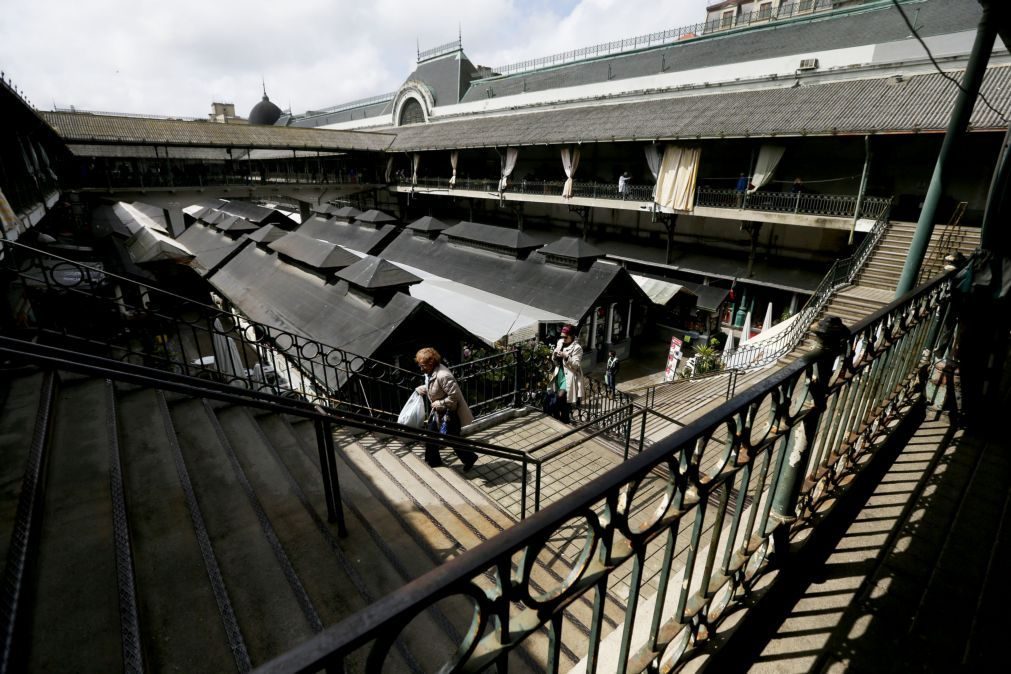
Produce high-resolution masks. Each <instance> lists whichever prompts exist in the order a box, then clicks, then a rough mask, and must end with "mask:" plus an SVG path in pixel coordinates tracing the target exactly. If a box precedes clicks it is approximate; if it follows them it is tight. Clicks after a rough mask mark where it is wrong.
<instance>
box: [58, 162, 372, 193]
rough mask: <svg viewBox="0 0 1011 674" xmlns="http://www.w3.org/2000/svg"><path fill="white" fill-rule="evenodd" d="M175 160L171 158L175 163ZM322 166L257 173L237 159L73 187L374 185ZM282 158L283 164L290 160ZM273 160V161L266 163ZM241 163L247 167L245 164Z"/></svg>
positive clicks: (102, 173) (111, 175) (113, 174)
mask: <svg viewBox="0 0 1011 674" xmlns="http://www.w3.org/2000/svg"><path fill="white" fill-rule="evenodd" d="M177 159H178V158H176V157H172V158H171V160H173V161H176V160H177ZM321 159H322V160H323V162H321V167H320V168H318V169H317V170H312V169H311V168H307V169H305V170H302V169H299V170H289V171H266V170H264V171H260V170H259V168H257V167H256V166H254V165H253V162H259V161H260V160H252V161H250V160H247V159H236V160H235V162H234V163H235V164H238V165H239V166H241V167H242V170H226V169H225V168H224V166H223V165H221V166H216V165H213V164H206V165H204V166H202V167H200V166H196V165H191V166H183V167H182V170H181V172H173V171H170V170H168V169H166V170H165V171H153V170H152V171H131V172H129V173H128V172H125V171H120V170H118V169H110V170H96V171H92V172H91V173H88V174H87V175H84V176H79V177H77V178H75V183H74V184H75V185H76V186H77V187H81V188H97V189H107V190H112V189H122V188H124V187H131V188H140V189H155V188H174V189H179V190H186V189H199V188H203V187H210V186H225V187H231V186H235V187H258V186H261V185H330V184H332V185H367V184H374V183H375V182H376V181H375V178H376V176H375V175H371V176H370V175H354V176H352V175H350V174H349V173H347V172H345V171H342V170H340V169H339V168H335V167H333V166H332V165H327V164H328V162H326V161H325V160H326V159H327V158H326V157H322V158H321ZM290 160H291V159H290V158H288V159H284V160H283V161H290ZM143 161H148V162H158V161H161V162H167V161H169V159H167V158H166V157H160V158H155V157H148V158H146V159H144V160H143ZM266 161H275V160H266ZM295 161H299V162H314V161H315V158H314V157H297V158H296V159H295ZM244 163H245V164H246V165H244Z"/></svg>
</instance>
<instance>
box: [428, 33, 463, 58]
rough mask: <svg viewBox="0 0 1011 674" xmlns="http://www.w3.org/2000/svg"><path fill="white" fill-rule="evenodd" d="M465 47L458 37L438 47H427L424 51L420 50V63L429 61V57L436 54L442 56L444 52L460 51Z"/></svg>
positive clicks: (433, 56)
mask: <svg viewBox="0 0 1011 674" xmlns="http://www.w3.org/2000/svg"><path fill="white" fill-rule="evenodd" d="M461 49H463V42H462V41H461V40H460V39H459V38H457V39H456V40H453V41H452V42H447V43H445V44H440V45H439V46H437V47H432V48H431V49H426V50H424V51H421V50H419V51H418V63H421V62H422V61H427V60H428V59H433V58H435V57H436V56H442V55H444V54H452V53H453V52H456V51H460V50H461Z"/></svg>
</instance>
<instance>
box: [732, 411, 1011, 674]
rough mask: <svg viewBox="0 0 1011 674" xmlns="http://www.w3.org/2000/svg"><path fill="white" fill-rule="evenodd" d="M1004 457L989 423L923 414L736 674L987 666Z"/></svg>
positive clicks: (1010, 529) (1003, 551) (995, 617)
mask: <svg viewBox="0 0 1011 674" xmlns="http://www.w3.org/2000/svg"><path fill="white" fill-rule="evenodd" d="M1003 402H1004V404H1003V407H1001V406H997V407H996V409H1001V408H1003V409H1008V407H1009V405H1011V395H1008V393H1007V392H1006V393H1005V395H1004V399H1003ZM1009 450H1011V442H1009V440H1008V438H1007V436H1006V434H1003V433H1001V431H1000V429H999V428H998V424H997V423H994V424H993V426H992V427H991V428H989V429H984V430H979V431H973V432H963V431H961V430H959V429H956V428H954V427H952V425H951V421H950V420H949V418H948V417H947V415H942V416H940V417H939V418H936V419H934V418H933V414H932V413H929V412H928V420H927V421H925V422H924V423H923V424H922V425H921V426H920V428H919V429H918V430H917V432H916V433H915V435H914V436H913V437H912V439H911V440H910V441H909V443H908V444H907V445H906V446H905V447H904V448H903V449H902V451H901V452H900V453H899V455H898V457H897V458H896V460H895V461H894V463H893V464H892V465H891V466H890V467H889V469H888V471H887V473H886V475H885V477H884V478H883V480H882V481H881V483H880V484H879V485H878V486H877V487H876V488H875V489H874V492H873V494H871V496H870V497H869V499H868V501H867V503H866V504H865V505H864V506H863V508H862V509H861V510H860V512H859V514H858V516H857V517H856V519H855V520H854V521H853V522H852V524H850V525H849V527H848V528H847V529H846V531H845V533H844V534H843V535H842V537H841V538H840V539H839V541H838V543H837V544H836V545H835V547H834V550H832V552H831V554H829V556H828V557H827V558H826V559H825V560H824V562H823V563H822V564H820V565H818V566H816V567H815V568H812V569H811V573H810V577H811V578H812V580H811V582H810V584H808V586H807V587H806V589H805V590H804V591H803V593H802V594H801V596H799V597H798V598H797V599H796V600H795V601H793V602H792V606H791V607H790V610H789V612H788V614H787V615H786V617H785V618H781V619H780V620H779V621H778V623H777V624H776V626H775V628H774V631H773V634H772V636H771V638H770V639H769V640H768V641H767V643H765V644H764V647H763V648H761V653H760V655H758V656H757V658H756V659H755V660H754V662H753V663H752V664H751V666H750V669H749V670H748V671H751V672H761V673H770V672H776V673H792V672H836V671H855V672H871V671H873V672H906V671H993V668H994V666H995V665H994V664H993V663H996V662H999V660H1000V659H1001V658H1002V655H1003V639H1002V638H1003V637H1004V636H1005V635H1006V634H1007V628H1008V626H1009V623H1011V620H1009V618H1008V614H1007V600H1008V599H1009V598H1011V579H1009V578H1008V575H1007V569H1008V568H1011V522H1009V519H1011V518H1009V502H1011V452H1009Z"/></svg>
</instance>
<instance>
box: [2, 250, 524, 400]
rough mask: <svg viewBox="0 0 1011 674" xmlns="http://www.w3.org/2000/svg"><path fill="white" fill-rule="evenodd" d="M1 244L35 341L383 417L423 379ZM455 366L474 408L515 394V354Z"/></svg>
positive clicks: (96, 268)
mask: <svg viewBox="0 0 1011 674" xmlns="http://www.w3.org/2000/svg"><path fill="white" fill-rule="evenodd" d="M2 245H3V246H4V247H8V246H9V248H7V252H8V254H7V255H5V256H4V259H3V261H2V263H0V270H4V271H6V272H8V273H9V274H10V275H11V280H12V282H13V283H14V284H16V285H17V286H19V287H20V288H21V289H22V290H23V292H24V295H25V298H26V299H27V300H28V301H29V302H30V309H25V310H23V311H22V313H21V316H20V321H21V327H22V331H23V332H24V333H26V334H31V335H33V336H34V337H35V338H37V339H38V340H39V341H43V342H47V343H51V344H54V345H58V346H66V347H68V348H73V349H74V350H76V351H81V352H85V353H93V354H96V355H103V356H107V357H109V358H112V359H115V360H120V361H128V362H132V363H135V364H143V365H147V366H150V367H154V368H157V369H160V370H164V371H170V372H175V373H178V374H183V375H188V376H194V377H200V378H204V379H213V380H215V381H220V382H223V383H226V384H229V385H232V386H237V387H241V388H245V389H249V390H253V391H262V392H267V393H271V394H273V395H278V396H285V397H294V398H299V399H303V400H307V401H310V402H313V403H319V404H326V405H331V406H338V407H340V406H344V407H346V408H347V409H353V410H356V411H360V412H364V413H368V414H370V415H372V416H382V417H385V418H387V419H396V417H397V415H398V413H399V411H400V409H401V408H402V407H403V405H404V403H406V402H407V399H408V398H409V397H410V395H411V393H412V392H413V391H414V389H415V388H416V387H417V386H419V385H420V384H422V383H423V379H422V376H421V374H420V373H419V372H417V371H414V370H406V369H403V368H400V367H397V366H395V365H391V364H389V363H384V362H382V361H378V360H375V359H373V358H367V357H364V356H359V355H357V354H354V353H351V352H349V351H346V350H344V349H340V348H338V347H335V346H331V345H327V344H323V343H322V342H319V341H316V340H314V339H310V338H308V337H306V336H304V335H301V334H298V333H296V332H293V331H290V330H284V329H281V328H277V327H274V326H270V325H266V324H263V323H258V322H256V321H251V320H249V319H247V318H245V317H244V316H242V315H241V314H239V313H238V312H237V311H226V310H224V309H221V308H219V307H216V306H211V305H209V304H206V303H203V302H201V301H198V300H197V299H194V298H190V297H183V296H181V295H177V294H174V293H170V292H166V291H164V290H161V289H159V288H156V287H154V286H150V285H147V284H144V283H141V282H138V281H135V280H133V279H129V278H126V277H123V276H119V275H117V274H114V273H112V272H110V271H108V270H106V269H104V268H103V267H102V266H101V265H100V264H98V263H93V264H85V263H83V262H79V261H74V260H70V259H67V258H64V257H60V256H58V255H54V254H52V253H48V252H45V251H41V250H37V249H34V248H31V247H28V246H24V245H22V244H19V243H15V242H3V244H2ZM457 367H458V368H460V370H459V374H458V381H459V383H460V386H461V391H462V393H463V394H464V396H465V398H467V399H469V400H473V401H474V402H475V405H474V407H475V408H476V409H477V413H478V414H490V413H492V412H494V411H496V410H497V409H500V408H502V407H506V406H511V405H513V404H516V402H517V395H516V394H515V393H514V392H513V391H514V387H515V385H516V383H517V382H518V380H519V378H518V375H517V370H518V367H519V364H518V359H517V357H516V355H515V354H512V353H501V354H496V355H493V356H490V357H489V358H485V359H482V361H480V362H478V363H466V364H463V365H461V366H457ZM507 389H508V390H507Z"/></svg>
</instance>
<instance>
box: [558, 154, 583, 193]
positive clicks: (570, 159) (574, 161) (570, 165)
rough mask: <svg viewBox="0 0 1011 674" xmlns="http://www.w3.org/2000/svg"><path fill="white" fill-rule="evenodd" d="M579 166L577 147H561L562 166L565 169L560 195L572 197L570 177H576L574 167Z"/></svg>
mask: <svg viewBox="0 0 1011 674" xmlns="http://www.w3.org/2000/svg"><path fill="white" fill-rule="evenodd" d="M578 167H579V148H578V147H563V148H562V168H563V169H564V170H565V186H564V187H562V197H563V198H564V199H571V198H572V179H573V178H574V177H576V168H578Z"/></svg>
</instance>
